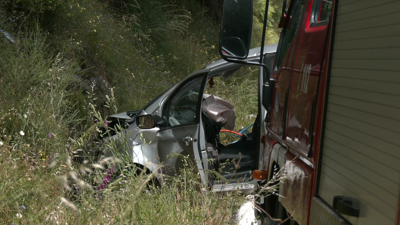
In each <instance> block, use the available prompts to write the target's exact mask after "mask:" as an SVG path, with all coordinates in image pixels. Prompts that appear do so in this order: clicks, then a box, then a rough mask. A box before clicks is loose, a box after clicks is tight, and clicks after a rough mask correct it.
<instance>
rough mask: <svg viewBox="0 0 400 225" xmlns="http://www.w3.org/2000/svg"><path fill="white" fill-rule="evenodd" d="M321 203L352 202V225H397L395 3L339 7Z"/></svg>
mask: <svg viewBox="0 0 400 225" xmlns="http://www.w3.org/2000/svg"><path fill="white" fill-rule="evenodd" d="M338 3H339V5H338V11H337V21H336V27H335V29H336V33H335V39H334V41H335V42H334V48H333V55H332V65H331V77H330V83H329V97H328V103H327V104H328V107H327V114H326V124H325V136H324V141H323V143H324V145H323V147H322V154H323V155H322V163H321V176H320V180H319V193H318V194H319V196H320V197H321V198H322V199H323V200H324V201H325V202H327V203H328V204H329V205H331V206H332V204H333V198H334V196H347V197H351V198H354V199H357V200H358V201H359V204H360V217H359V218H356V217H352V216H346V215H342V216H344V217H345V218H346V219H347V220H349V221H350V222H351V223H352V224H358V225H361V224H362V225H364V224H395V222H396V219H397V213H398V210H399V209H398V201H399V191H400V1H398V0H380V1H376V0H363V1H345V0H339V2H338Z"/></svg>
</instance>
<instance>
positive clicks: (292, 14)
mask: <svg viewBox="0 0 400 225" xmlns="http://www.w3.org/2000/svg"><path fill="white" fill-rule="evenodd" d="M291 4H292V5H291V6H290V7H289V11H288V14H287V15H286V21H285V25H284V27H283V30H282V33H281V38H280V42H279V47H278V56H277V60H276V67H275V69H276V71H277V70H278V69H279V68H280V67H281V64H282V62H283V59H284V58H285V56H286V53H287V52H288V50H289V48H290V44H291V43H292V41H293V39H294V36H295V34H296V31H297V29H298V27H299V25H300V22H301V15H302V12H303V8H304V4H305V0H295V1H293V2H292V3H291Z"/></svg>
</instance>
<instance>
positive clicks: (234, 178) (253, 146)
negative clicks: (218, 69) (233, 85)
mask: <svg viewBox="0 0 400 225" xmlns="http://www.w3.org/2000/svg"><path fill="white" fill-rule="evenodd" d="M212 82H213V80H212V79H211V80H210V81H209V83H212ZM223 101H225V100H223ZM228 103H229V102H228ZM220 108H221V106H219V107H215V108H214V109H212V110H209V111H212V112H213V113H214V114H215V113H217V112H215V111H216V110H217V109H220ZM232 108H233V106H232ZM209 111H208V110H207V109H205V108H204V100H203V108H202V112H201V117H202V122H203V126H204V130H205V136H206V148H207V152H208V158H209V159H215V160H210V162H209V165H208V167H209V169H211V170H215V171H217V172H218V174H219V175H221V176H222V177H224V178H225V179H226V180H224V179H221V177H220V176H216V177H214V178H213V180H214V183H215V182H217V183H218V182H219V181H220V182H226V181H228V182H229V183H237V182H245V181H249V180H251V179H252V172H253V170H256V169H257V167H258V154H259V151H258V149H259V143H258V142H259V141H257V140H260V134H259V130H260V129H259V125H258V124H259V123H258V122H257V120H258V117H256V119H255V120H256V121H252V122H253V123H254V126H255V127H253V129H252V131H251V132H250V133H247V134H246V133H243V134H242V136H241V137H240V138H239V137H238V138H239V139H238V140H236V141H232V142H228V143H227V142H225V143H223V142H222V140H221V130H222V131H223V127H225V128H227V127H226V122H227V121H222V122H220V121H218V122H217V121H216V119H215V118H214V117H213V114H212V113H209ZM234 112H235V111H234V110H233V113H234ZM235 118H236V117H234V118H233V119H235ZM231 119H232V118H231ZM229 130H230V129H229ZM218 177H219V178H218Z"/></svg>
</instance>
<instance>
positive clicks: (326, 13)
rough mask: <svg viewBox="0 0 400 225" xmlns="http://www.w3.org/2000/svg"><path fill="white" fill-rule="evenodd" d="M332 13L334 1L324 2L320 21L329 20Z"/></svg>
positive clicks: (326, 0) (324, 0) (325, 0)
mask: <svg viewBox="0 0 400 225" xmlns="http://www.w3.org/2000/svg"><path fill="white" fill-rule="evenodd" d="M331 12H332V0H330V1H329V0H322V3H321V11H320V16H319V20H318V21H323V20H329V18H330V17H331Z"/></svg>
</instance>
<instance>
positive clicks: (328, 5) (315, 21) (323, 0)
mask: <svg viewBox="0 0 400 225" xmlns="http://www.w3.org/2000/svg"><path fill="white" fill-rule="evenodd" d="M331 12H332V0H316V1H314V4H313V10H312V13H311V20H310V22H311V26H319V25H325V24H326V23H327V22H328V20H329V18H330V17H331Z"/></svg>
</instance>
